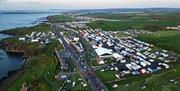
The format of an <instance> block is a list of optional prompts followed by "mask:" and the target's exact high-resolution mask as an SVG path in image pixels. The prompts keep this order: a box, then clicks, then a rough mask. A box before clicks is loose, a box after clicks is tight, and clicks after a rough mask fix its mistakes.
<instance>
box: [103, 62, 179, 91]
mask: <svg viewBox="0 0 180 91" xmlns="http://www.w3.org/2000/svg"><path fill="white" fill-rule="evenodd" d="M179 67H180V65H179V64H178V65H177V66H176V67H174V68H171V69H169V70H164V71H162V72H160V73H158V74H152V75H147V76H137V77H129V78H127V79H126V80H122V81H119V82H114V83H111V84H106V85H107V86H108V88H109V89H110V90H111V91H141V86H143V85H142V84H143V83H144V81H147V82H148V83H147V85H146V87H147V88H145V89H143V90H142V91H179V90H180V88H179V86H180V81H178V84H174V83H172V82H170V80H171V79H176V78H178V77H179V76H180V68H179ZM174 70H175V71H174ZM114 84H118V87H117V88H112V86H113V85H114ZM125 84H129V86H128V87H125Z"/></svg>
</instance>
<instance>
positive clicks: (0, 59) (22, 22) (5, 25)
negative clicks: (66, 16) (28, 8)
mask: <svg viewBox="0 0 180 91" xmlns="http://www.w3.org/2000/svg"><path fill="white" fill-rule="evenodd" d="M49 15H55V14H0V31H2V30H6V29H12V28H18V27H28V26H34V25H37V24H39V23H40V22H41V21H44V20H45V19H46V17H47V16H49ZM8 37H12V36H10V35H6V34H0V41H1V39H4V38H8ZM23 64H24V59H23V58H22V57H21V56H17V55H12V54H11V55H10V54H8V53H6V52H5V51H4V50H3V49H0V79H2V78H3V77H7V76H8V72H10V71H16V70H19V69H21V68H22V65H23Z"/></svg>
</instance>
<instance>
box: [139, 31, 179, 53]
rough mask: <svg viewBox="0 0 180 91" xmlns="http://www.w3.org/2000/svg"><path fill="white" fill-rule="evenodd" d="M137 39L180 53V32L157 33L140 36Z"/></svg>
mask: <svg viewBox="0 0 180 91" xmlns="http://www.w3.org/2000/svg"><path fill="white" fill-rule="evenodd" d="M137 39H139V40H142V41H145V42H148V43H151V44H154V45H156V46H158V47H161V48H164V49H167V50H173V51H175V52H177V53H180V31H157V32H154V33H153V34H143V35H140V36H138V37H137Z"/></svg>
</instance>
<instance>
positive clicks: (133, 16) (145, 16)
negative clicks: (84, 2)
mask: <svg viewBox="0 0 180 91" xmlns="http://www.w3.org/2000/svg"><path fill="white" fill-rule="evenodd" d="M85 16H90V17H96V18H105V19H117V20H153V19H158V20H180V16H179V13H119V14H118V13H116V14H115V13H93V14H86V15H85Z"/></svg>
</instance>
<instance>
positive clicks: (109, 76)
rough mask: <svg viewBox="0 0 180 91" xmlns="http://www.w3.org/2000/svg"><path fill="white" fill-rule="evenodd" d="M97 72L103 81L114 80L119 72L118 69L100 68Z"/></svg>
mask: <svg viewBox="0 0 180 91" xmlns="http://www.w3.org/2000/svg"><path fill="white" fill-rule="evenodd" d="M96 74H97V75H98V77H100V78H101V79H102V80H103V82H109V81H113V80H115V79H117V78H116V76H115V74H117V72H116V71H104V72H101V71H100V70H97V71H96Z"/></svg>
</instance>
